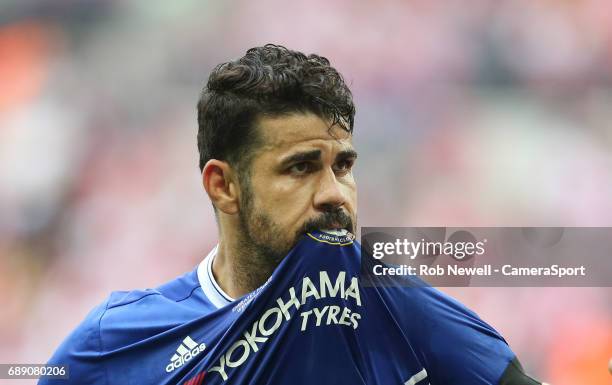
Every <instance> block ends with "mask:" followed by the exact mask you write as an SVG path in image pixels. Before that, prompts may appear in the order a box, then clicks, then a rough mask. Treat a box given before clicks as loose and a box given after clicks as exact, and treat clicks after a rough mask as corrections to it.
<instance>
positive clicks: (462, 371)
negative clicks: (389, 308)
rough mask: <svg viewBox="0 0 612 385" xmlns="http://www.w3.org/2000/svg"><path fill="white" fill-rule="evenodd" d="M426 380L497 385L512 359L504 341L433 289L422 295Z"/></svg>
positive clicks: (441, 384)
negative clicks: (423, 296) (426, 367)
mask: <svg viewBox="0 0 612 385" xmlns="http://www.w3.org/2000/svg"><path fill="white" fill-rule="evenodd" d="M424 295H425V296H426V298H425V301H424V306H423V308H422V310H423V311H424V315H423V316H424V321H425V325H424V330H425V333H426V336H427V337H426V338H427V340H426V341H425V346H426V355H427V361H428V366H429V369H428V371H429V372H430V373H428V377H429V378H430V381H431V383H432V384H436V385H451V384H452V385H463V384H465V385H478V384H483V385H484V384H487V385H490V384H498V383H499V381H500V378H501V377H502V375H503V374H504V371H505V370H506V368H507V367H508V365H509V364H510V363H511V362H512V360H513V359H514V358H515V354H514V353H513V352H512V350H511V349H510V347H509V346H508V344H507V343H506V341H505V340H504V338H503V337H502V336H501V335H500V334H499V333H498V332H497V331H496V330H495V329H493V328H492V327H491V326H490V325H488V324H487V323H486V322H484V321H483V320H481V319H480V318H479V317H478V316H477V315H476V314H475V313H474V312H472V311H471V310H469V309H468V308H466V307H465V306H464V305H462V304H460V303H459V302H457V301H456V300H454V299H452V298H450V297H449V296H447V295H445V294H443V293H441V292H440V291H438V290H436V289H434V288H427V289H425V291H424Z"/></svg>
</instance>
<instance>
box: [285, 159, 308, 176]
mask: <svg viewBox="0 0 612 385" xmlns="http://www.w3.org/2000/svg"><path fill="white" fill-rule="evenodd" d="M311 169H312V167H311V165H310V163H308V162H300V163H296V164H294V165H293V166H291V167H290V168H289V172H290V173H291V174H294V175H305V174H307V173H308V172H310V171H311Z"/></svg>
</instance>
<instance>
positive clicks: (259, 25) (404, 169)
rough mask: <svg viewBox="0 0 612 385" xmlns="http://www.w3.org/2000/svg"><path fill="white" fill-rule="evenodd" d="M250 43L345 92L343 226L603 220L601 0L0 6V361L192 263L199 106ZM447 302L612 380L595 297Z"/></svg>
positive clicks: (529, 352) (584, 379)
mask: <svg viewBox="0 0 612 385" xmlns="http://www.w3.org/2000/svg"><path fill="white" fill-rule="evenodd" d="M268 42H272V43H279V44H283V45H286V46H287V47H289V48H292V49H297V50H301V51H304V52H306V53H313V52H314V53H318V54H320V55H323V56H326V57H327V58H329V59H330V61H331V62H332V64H333V65H334V66H335V67H336V68H338V69H339V70H340V72H342V73H343V75H344V77H345V79H346V80H347V82H348V83H349V84H350V86H351V88H352V90H353V92H354V97H355V101H356V104H357V117H356V126H355V139H354V140H355V145H356V147H357V149H358V151H359V153H360V157H359V161H358V163H357V171H356V173H357V182H358V185H359V225H360V226H612V108H610V105H611V103H612V3H610V2H609V1H606V0H584V1H568V0H564V1H559V0H545V1H538V2H533V1H528V0H517V1H511V2H510V1H507V2H506V1H501V2H500V1H494V0H475V1H471V2H469V4H466V3H465V2H461V1H455V0H452V1H434V2H432V1H427V0H412V1H400V0H397V1H374V0H369V1H334V2H327V1H323V0H316V1H303V2H297V3H291V4H288V3H286V2H283V1H280V0H263V1H246V0H241V1H233V2H229V1H228V2H225V1H223V2H222V1H219V2H215V1H204V2H202V1H195V0H188V1H180V2H144V1H111V0H88V1H77V0H64V1H51V0H39V1H31V0H30V1H22V0H5V1H3V2H2V5H0V89H1V91H0V293H1V296H0V362H2V363H17V362H20V363H42V362H45V361H46V360H47V359H48V358H49V356H50V355H51V353H52V351H53V349H54V348H55V347H56V346H57V345H58V344H59V343H60V341H61V340H62V338H63V337H64V336H65V335H66V334H67V333H68V332H69V331H70V330H71V329H72V328H74V326H75V325H76V324H77V323H78V322H79V321H80V320H81V319H82V318H83V317H84V316H85V314H86V313H87V311H88V310H89V309H91V308H92V307H93V306H94V305H95V304H97V303H100V302H101V301H102V300H103V299H104V298H105V296H107V295H108V293H109V292H110V291H111V290H126V289H132V288H142V287H155V286H157V285H159V284H160V283H162V282H164V281H167V280H170V279H172V278H173V277H175V276H177V275H178V274H180V273H182V272H185V271H188V270H191V269H192V268H193V267H195V265H196V264H197V263H198V262H199V261H200V260H201V259H202V258H203V257H204V256H205V255H206V254H207V253H208V251H209V250H210V248H211V247H212V246H213V245H214V244H215V243H216V237H217V234H216V225H215V221H214V217H213V212H212V209H211V205H210V202H209V200H208V198H207V196H206V194H205V192H204V191H203V189H202V187H201V183H200V175H199V169H198V166H197V164H198V160H197V159H198V154H197V147H196V133H197V123H196V110H195V105H196V101H197V98H198V94H199V92H200V90H201V87H202V86H203V84H204V83H205V81H206V79H207V76H208V73H209V72H210V70H211V69H212V68H213V67H214V66H215V65H216V64H218V63H220V62H223V61H228V60H231V59H234V58H237V57H240V56H242V55H243V54H244V52H245V51H246V49H248V48H249V47H253V46H257V45H263V44H265V43H268ZM611 254H612V251H611ZM611 263H612V262H611ZM445 290H447V291H448V292H450V293H451V294H453V295H454V296H456V297H457V298H459V299H460V300H461V301H463V302H464V303H466V304H467V305H469V306H470V307H471V308H473V309H474V310H475V311H476V312H477V313H479V314H480V315H481V316H482V317H483V318H484V319H485V320H486V321H488V322H490V323H491V324H493V325H494V326H495V327H496V328H497V329H498V330H500V332H501V333H502V334H503V335H504V336H505V337H506V339H507V340H508V342H509V344H510V345H511V347H512V348H513V349H514V350H515V351H516V352H517V353H518V355H519V356H520V357H521V360H522V361H523V364H524V366H526V368H527V369H528V371H530V372H531V373H533V374H534V375H535V376H537V377H539V378H542V379H546V380H547V381H548V382H550V383H552V384H554V385H564V384H578V383H581V384H591V385H598V384H609V383H610V382H609V381H610V376H609V374H608V373H607V361H608V359H609V358H610V357H612V290H611V289H610V288H454V289H445Z"/></svg>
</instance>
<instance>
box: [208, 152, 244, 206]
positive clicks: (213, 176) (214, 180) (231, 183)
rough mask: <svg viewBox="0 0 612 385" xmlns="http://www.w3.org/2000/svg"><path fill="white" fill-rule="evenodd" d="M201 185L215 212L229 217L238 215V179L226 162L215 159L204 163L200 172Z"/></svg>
mask: <svg viewBox="0 0 612 385" xmlns="http://www.w3.org/2000/svg"><path fill="white" fill-rule="evenodd" d="M202 183H203V185H204V189H205V190H206V193H207V194H208V196H209V197H210V200H211V201H212V203H213V205H214V206H215V207H216V208H217V210H221V211H222V212H224V213H226V214H230V215H231V214H236V213H238V210H239V188H238V179H237V177H236V173H235V172H234V171H233V169H232V167H231V166H230V165H229V164H228V163H227V162H223V161H220V160H217V159H211V160H209V161H208V162H206V165H204V169H203V170H202Z"/></svg>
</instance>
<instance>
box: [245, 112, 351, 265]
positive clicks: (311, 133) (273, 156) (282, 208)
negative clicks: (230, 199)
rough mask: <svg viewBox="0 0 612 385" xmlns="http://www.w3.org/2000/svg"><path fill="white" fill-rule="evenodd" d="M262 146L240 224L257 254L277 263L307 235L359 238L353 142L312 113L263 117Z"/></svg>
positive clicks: (260, 121) (260, 123)
mask: <svg viewBox="0 0 612 385" xmlns="http://www.w3.org/2000/svg"><path fill="white" fill-rule="evenodd" d="M256 129H257V130H258V133H259V136H260V138H261V142H262V144H261V146H260V147H258V149H257V150H256V152H255V155H254V157H253V160H252V162H251V173H250V182H249V183H248V186H241V190H242V195H241V207H240V220H241V224H242V227H243V229H242V231H243V232H244V233H245V234H244V235H245V237H246V238H247V239H246V240H247V241H248V242H249V243H251V246H254V247H255V248H256V249H257V253H258V254H260V255H262V254H263V255H262V256H264V255H265V256H266V257H267V259H270V258H271V259H272V261H270V260H269V261H270V262H275V263H278V262H279V261H280V260H281V259H282V258H283V257H284V256H285V255H286V253H287V252H288V251H289V250H290V249H291V248H292V247H293V246H294V245H295V243H296V241H297V239H298V238H299V237H300V236H301V235H302V234H304V233H305V232H308V231H312V230H315V229H346V230H348V231H350V232H351V233H353V234H354V233H355V226H356V213H357V189H356V185H355V179H354V177H353V172H352V168H353V164H354V162H355V159H356V157H357V154H356V152H355V150H354V148H353V146H352V136H351V134H349V133H348V132H346V131H345V130H344V129H342V128H341V127H339V126H337V125H335V126H333V127H332V129H331V130H330V129H329V124H328V123H327V122H326V121H325V120H323V119H321V118H320V117H318V116H317V115H315V114H312V113H295V114H291V115H285V116H282V117H262V118H260V119H258V121H257V124H256Z"/></svg>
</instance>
